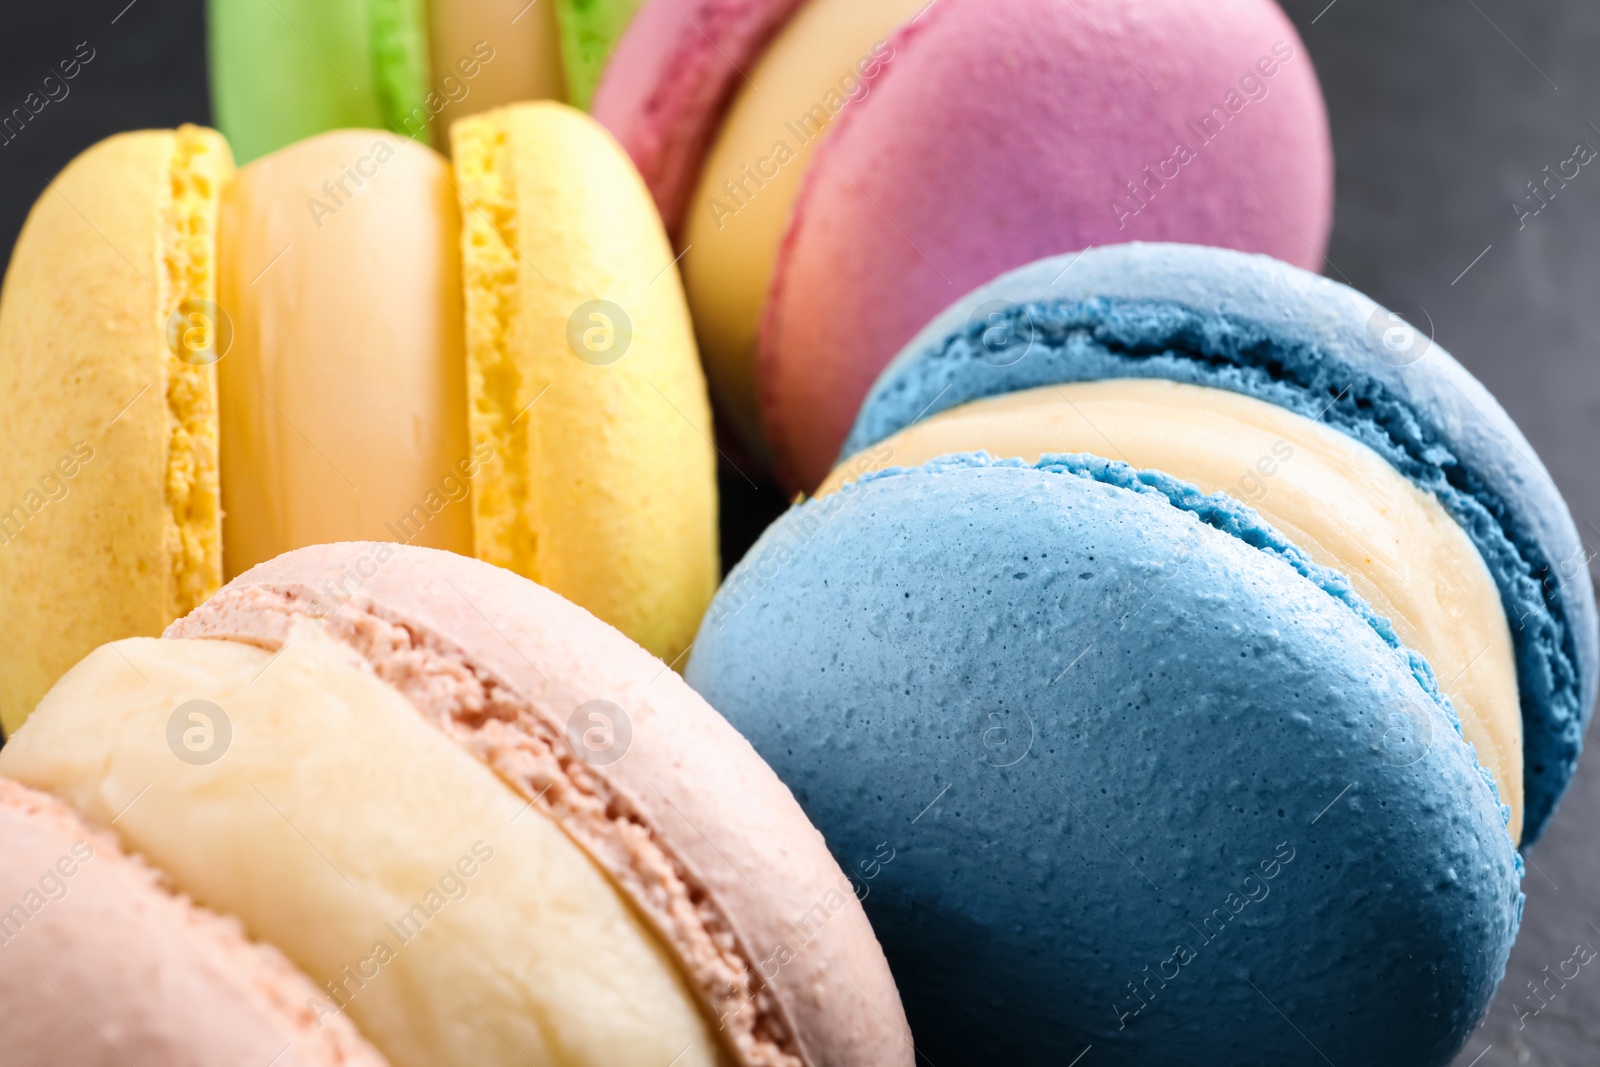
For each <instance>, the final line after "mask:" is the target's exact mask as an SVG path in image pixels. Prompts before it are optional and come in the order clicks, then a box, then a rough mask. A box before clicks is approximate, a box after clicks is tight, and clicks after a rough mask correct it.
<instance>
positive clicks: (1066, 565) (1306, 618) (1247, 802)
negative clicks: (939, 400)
mask: <svg viewBox="0 0 1600 1067" xmlns="http://www.w3.org/2000/svg"><path fill="white" fill-rule="evenodd" d="M1085 472H1089V473H1090V474H1092V477H1086V476H1085ZM1102 478H1104V479H1107V483H1103V482H1102V481H1100V480H1099V479H1102ZM1110 483H1114V484H1110ZM1175 503H1181V504H1182V505H1183V506H1182V507H1179V506H1174V504H1175ZM1197 516H1198V517H1197ZM1247 540H1248V541H1249V542H1250V543H1246V542H1247ZM1257 546H1260V547H1257ZM867 576H870V579H868V578H867ZM1319 586H1320V587H1319ZM1359 608H1360V605H1359V604H1358V603H1357V602H1356V601H1354V600H1353V598H1352V597H1351V596H1350V595H1349V594H1348V590H1347V588H1346V589H1344V590H1343V591H1341V589H1340V586H1339V583H1338V579H1337V576H1334V575H1332V574H1331V573H1329V572H1320V571H1318V570H1317V569H1314V568H1311V569H1308V568H1305V567H1304V566H1303V561H1302V563H1301V564H1295V563H1294V562H1293V551H1292V549H1287V548H1285V547H1284V543H1283V542H1282V541H1281V539H1279V538H1277V536H1276V535H1275V534H1274V533H1273V532H1272V531H1271V530H1270V529H1269V528H1265V527H1263V526H1261V525H1260V524H1259V522H1258V521H1257V520H1255V519H1254V518H1253V513H1250V512H1249V511H1248V509H1246V508H1243V507H1241V506H1239V505H1234V504H1229V503H1227V502H1225V501H1222V500H1220V499H1219V498H1207V499H1201V498H1198V495H1197V494H1194V495H1188V491H1187V490H1185V489H1184V487H1182V486H1181V485H1179V484H1176V483H1173V482H1172V481H1171V480H1170V479H1163V478H1162V477H1161V476H1159V475H1137V476H1136V475H1134V474H1133V472H1132V471H1131V469H1129V468H1126V467H1123V466H1122V465H1120V464H1105V463H1103V462H1100V463H1098V465H1096V462H1095V461H1093V460H1089V459H1087V458H1074V457H1057V462H1056V463H1055V464H1053V465H1052V464H1049V463H1047V464H1043V465H1041V466H1040V467H1034V466H1033V465H1025V464H1022V463H1021V462H1009V463H1008V462H992V461H988V460H987V459H985V458H981V457H978V458H975V457H952V458H950V459H948V460H946V461H944V462H943V463H935V464H930V465H928V466H924V467H921V468H914V469H910V470H901V471H897V472H893V473H890V472H885V473H883V474H879V475H869V476H867V477H866V478H865V479H863V480H862V481H861V482H858V483H856V487H855V489H854V491H850V490H848V489H847V490H846V491H844V492H841V493H840V494H835V496H833V497H829V498H827V499H826V500H819V501H816V502H812V503H809V504H806V505H803V506H800V507H797V508H795V509H793V510H791V511H790V513H789V514H788V515H787V516H786V517H785V518H784V519H782V520H780V521H779V522H778V523H777V524H775V525H774V526H773V528H772V529H771V530H770V531H769V532H768V534H767V535H766V536H765V537H764V538H763V540H762V541H761V542H760V543H758V545H757V546H756V547H755V548H754V549H752V552H751V554H750V555H749V556H748V557H747V558H746V560H745V561H744V563H742V564H741V565H740V566H739V567H738V568H736V570H735V571H734V573H733V574H732V575H731V576H730V578H729V581H728V583H727V585H726V586H725V587H724V591H723V592H722V594H721V595H720V596H719V599H718V601H717V603H716V604H715V605H713V608H712V611H711V613H710V614H709V615H708V616H707V619H706V623H705V625H704V626H703V627H702V629H701V632H700V635H699V638H698V640H697V643H696V646H695V651H694V655H693V658H692V659H691V662H690V666H689V671H688V678H689V680H690V682H691V684H693V685H694V686H695V687H696V688H697V689H699V691H700V692H701V693H702V694H703V695H705V696H706V698H707V699H708V700H710V701H712V702H714V703H715V705H716V706H717V707H718V708H719V709H721V710H722V711H723V713H724V714H726V715H727V716H729V719H730V721H732V722H733V723H734V725H735V726H736V727H738V728H739V729H740V730H741V731H742V732H744V733H745V735H746V736H747V737H749V738H750V739H751V741H752V743H753V744H754V745H755V746H756V749H757V751H758V752H760V753H761V754H762V755H763V756H764V757H765V758H766V759H768V760H769V761H770V762H771V763H772V765H773V767H774V768H775V769H776V770H777V771H778V773H779V775H780V776H781V777H783V778H784V780H785V781H787V782H788V783H789V784H790V786H791V787H792V788H793V789H794V790H795V792H796V795H797V797H798V798H799V800H800V803H801V805H802V806H803V807H804V808H805V809H806V811H807V813H808V814H809V815H810V816H811V817H812V819H813V820H814V821H815V822H816V824H817V825H818V826H819V828H821V829H822V831H823V833H824V835H825V836H826V837H827V838H828V841H829V845H830V847H831V848H832V849H833V851H834V854H835V856H836V857H838V858H839V859H840V860H841V862H846V863H849V864H851V865H852V866H853V868H854V865H855V864H856V863H857V861H867V862H868V866H866V867H864V868H854V869H857V870H861V871H863V872H864V874H865V873H871V874H874V875H875V877H873V879H872V880H871V881H870V882H869V883H868V884H869V885H870V886H871V892H870V894H869V895H868V896H867V898H866V900H865V901H864V904H865V907H866V909H867V912H868V914H869V916H870V917H871V918H872V920H873V924H874V927H875V928H876V929H877V931H878V933H879V936H880V937H881V938H882V939H883V942H884V948H885V951H886V952H887V953H888V955H889V958H890V961H891V964H892V966H893V967H894V968H895V974H896V977H897V979H898V981H899V983H900V988H901V991H902V994H903V996H904V997H905V1000H906V1007H907V1014H908V1016H909V1017H910V1019H911V1022H912V1026H913V1031H914V1032H915V1033H916V1034H917V1041H918V1047H919V1049H920V1050H922V1051H923V1052H924V1053H925V1054H926V1055H927V1057H928V1059H929V1061H931V1062H934V1063H944V1062H954V1063H972V1062H983V1060H984V1059H985V1058H988V1059H994V1058H996V1057H999V1058H1000V1059H1001V1060H1003V1061H1004V1062H1008V1063H1017V1064H1046V1063H1051V1064H1063V1063H1069V1062H1071V1060H1072V1059H1073V1057H1075V1056H1079V1055H1081V1054H1082V1053H1083V1052H1084V1050H1085V1047H1086V1046H1088V1045H1093V1046H1094V1051H1093V1052H1092V1053H1091V1055H1092V1056H1094V1057H1096V1058H1098V1059H1101V1060H1103V1061H1104V1062H1107V1063H1141V1064H1142V1063H1227V1064H1239V1065H1246V1064H1262V1065H1266V1064H1272V1065H1278V1064H1284V1063H1304V1062H1308V1061H1310V1060H1316V1059H1317V1058H1316V1056H1315V1054H1314V1053H1312V1052H1311V1050H1310V1049H1309V1048H1308V1047H1307V1041H1308V1040H1309V1042H1310V1043H1311V1044H1312V1045H1314V1046H1315V1047H1316V1048H1317V1049H1320V1050H1321V1052H1322V1053H1323V1054H1324V1055H1325V1056H1327V1057H1328V1059H1329V1060H1330V1061H1331V1062H1334V1063H1341V1064H1342V1063H1378V1064H1385V1065H1389V1064H1394V1065H1400V1064H1405V1065H1408V1067H1420V1065H1438V1064H1443V1063H1446V1062H1448V1060H1449V1058H1450V1055H1451V1054H1452V1053H1453V1052H1454V1051H1455V1049H1456V1048H1458V1047H1459V1045H1460V1044H1461V1042H1462V1041H1464V1040H1465V1038H1466V1036H1467V1035H1468V1034H1469V1033H1470V1032H1471V1029H1472V1027H1473V1025H1474V1024H1475V1023H1476V1021H1477V1019H1478V1017H1479V1013H1480V1012H1481V1011H1482V1010H1483V1009H1484V1007H1485V1006H1486V1005H1487V1004H1488V1002H1489V999H1490V997H1491V995H1492V993H1493V990H1494V987H1495V985H1496V984H1497V982H1498V980H1499V978H1500V975H1501V974H1502V973H1503V968H1504V964H1505V961H1506V958H1507V955H1508V953H1509V951H1510V946H1511V942H1512V938H1513V936H1514V933H1515V930H1516V926H1517V921H1518V917H1519V915H1520V910H1521V894H1520V893H1519V891H1518V882H1519V875H1520V870H1519V866H1520V864H1519V860H1518V857H1517V856H1516V854H1515V852H1514V851H1513V849H1512V846H1511V842H1510V839H1509V838H1508V836H1507V835H1506V833H1505V830H1504V826H1503V816H1502V811H1503V809H1502V808H1501V807H1500V805H1499V804H1498V802H1497V800H1496V797H1495V795H1494V792H1493V789H1492V786H1491V785H1490V784H1489V782H1488V781H1487V779H1486V778H1485V776H1484V775H1483V773H1482V771H1481V768H1479V767H1478V766H1477V764H1476V761H1475V760H1474V759H1473V755H1472V752H1471V750H1470V749H1469V748H1468V747H1467V746H1466V745H1465V744H1463V743H1462V742H1461V740H1460V737H1459V735H1458V734H1457V733H1456V732H1455V729H1454V727H1453V724H1452V723H1451V722H1450V719H1449V718H1448V711H1447V710H1446V708H1445V707H1444V706H1443V705H1441V704H1439V703H1437V700H1436V698H1435V697H1434V696H1433V695H1431V693H1430V692H1429V689H1430V688H1431V683H1429V682H1428V680H1427V678H1426V674H1425V672H1424V673H1422V674H1419V673H1417V671H1416V669H1415V668H1414V667H1413V664H1412V663H1411V661H1410V660H1409V659H1408V657H1407V656H1406V655H1405V654H1404V651H1403V650H1402V649H1398V648H1396V647H1394V645H1392V644H1391V643H1390V642H1389V641H1388V640H1386V639H1385V638H1384V637H1383V635H1382V634H1381V633H1380V631H1379V629H1378V627H1377V626H1376V625H1375V624H1374V621H1373V620H1372V619H1371V618H1370V617H1366V616H1364V615H1363V613H1362V612H1361V611H1360V610H1359ZM1395 710H1404V711H1405V712H1406V713H1407V714H1409V715H1410V716H1412V718H1411V720H1410V721H1411V722H1412V723H1413V724H1414V727H1415V728H1414V729H1413V730H1412V731H1411V732H1410V733H1408V734H1407V735H1406V738H1405V739H1402V740H1403V742H1404V743H1399V744H1396V743H1393V741H1394V735H1392V734H1389V733H1388V731H1389V730H1391V729H1392V723H1391V721H1390V720H1391V716H1390V714H1389V713H1390V712H1392V711H1395ZM1219 910H1220V915H1219V914H1218V912H1219ZM1191 923H1192V924H1193V925H1191ZM1178 945H1185V946H1187V949H1188V951H1187V952H1182V953H1175V946H1178ZM1175 956H1181V957H1182V959H1175ZM1280 1012H1281V1014H1280ZM1318 1062H1320V1060H1318Z"/></svg>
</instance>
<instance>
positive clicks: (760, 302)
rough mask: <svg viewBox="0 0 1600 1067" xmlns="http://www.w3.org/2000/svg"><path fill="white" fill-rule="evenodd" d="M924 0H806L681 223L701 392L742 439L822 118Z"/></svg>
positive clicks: (825, 120)
mask: <svg viewBox="0 0 1600 1067" xmlns="http://www.w3.org/2000/svg"><path fill="white" fill-rule="evenodd" d="M926 2H927V0H874V2H872V3H862V2H861V0H810V2H809V3H807V4H805V5H804V6H802V7H801V8H800V10H799V11H798V12H797V13H796V14H795V15H794V17H793V18H792V19H791V20H790V21H789V24H788V25H787V26H785V27H784V28H783V30H782V31H781V32H780V33H779V34H778V35H777V36H776V37H775V38H774V39H773V41H772V43H771V44H770V45H769V46H768V48H767V51H766V53H765V54H764V55H763V56H762V58H761V61H760V62H759V63H758V64H756V66H755V67H754V68H753V69H752V70H751V72H750V76H749V78H747V79H745V82H744V85H743V88H742V90H741V91H740V92H739V94H738V95H737V96H736V97H735V99H734V101H733V104H732V106H731V108H730V109H729V111H728V115H727V118H726V119H725V120H724V122H723V124H722V126H721V129H720V131H719V132H718V134H717V137H716V140H715V141H714V143H713V144H712V147H711V150H710V151H709V152H708V153H707V155H706V160H705V166H704V169H703V170H702V171H701V175H700V181H699V186H698V188H697V190H696V192H695V194H694V198H693V199H692V200H691V201H690V204H689V210H688V215H687V221H686V222H685V225H684V228H683V243H684V245H685V247H686V248H688V249H689V250H690V251H689V252H688V254H687V255H686V256H685V257H684V261H683V263H684V266H683V274H684V285H685V288H686V290H687V292H688V297H689V306H690V309H691V311H692V312H693V314H694V321H695V328H696V331H697V332H698V335H699V339H700V350H701V354H702V356H703V357H704V358H705V363H706V372H707V376H708V378H709V379H710V383H711V386H712V391H713V394H714V395H715V396H716V398H717V401H718V404H719V405H720V407H721V410H722V412H723V414H724V415H725V416H726V417H727V418H728V419H729V420H730V421H731V422H732V424H733V426H734V429H735V431H736V432H737V433H738V434H739V436H740V437H741V439H742V440H744V441H746V442H749V443H754V442H758V441H760V439H761V435H760V431H759V415H758V407H759V401H758V397H757V392H756V380H755V352H756V341H757V334H758V332H759V329H760V325H761V315H762V310H763V309H764V307H765V306H766V300H767V290H768V288H769V287H770V285H771V282H772V275H773V271H774V269H775V267H776V264H777V258H778V246H779V244H780V243H781V242H782V240H783V236H784V233H785V231H786V230H787V229H788V226H789V218H790V214H791V212H792V211H793V208H794V203H795V200H796V198H797V197H798V195H799V192H800V187H801V179H802V177H803V176H804V174H805V171H806V168H807V167H809V166H810V164H811V160H812V158H813V156H814V154H815V152H816V150H817V146H818V145H819V144H820V143H821V141H822V139H823V137H824V136H825V135H826V134H827V132H828V131H829V130H830V129H831V128H832V125H833V120H834V119H835V118H836V117H837V116H838V115H839V114H840V113H841V112H842V111H843V110H844V109H845V108H846V107H847V106H849V105H850V104H851V103H852V102H854V101H859V100H862V99H865V97H866V96H867V95H868V94H869V93H870V92H871V83H870V78H872V77H873V76H875V75H876V74H877V73H878V72H879V71H880V70H882V69H883V68H884V66H885V65H886V64H888V63H890V62H892V59H893V54H894V53H893V48H892V46H890V45H889V44H888V43H887V38H888V37H889V36H890V35H891V34H892V32H893V31H894V28H895V27H896V26H898V25H899V24H900V23H902V22H904V21H905V20H907V19H909V18H911V17H912V16H913V15H915V14H916V13H917V12H918V11H919V10H921V9H922V8H923V7H925V6H926Z"/></svg>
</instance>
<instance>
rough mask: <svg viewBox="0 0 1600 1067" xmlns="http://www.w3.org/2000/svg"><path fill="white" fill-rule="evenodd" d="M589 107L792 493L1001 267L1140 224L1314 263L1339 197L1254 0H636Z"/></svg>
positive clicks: (756, 445)
mask: <svg viewBox="0 0 1600 1067" xmlns="http://www.w3.org/2000/svg"><path fill="white" fill-rule="evenodd" d="M593 111H594V114H595V117H596V118H598V119H599V120H600V121H601V122H602V123H604V124H605V125H606V126H607V127H608V128H610V129H611V130H612V131H613V132H614V133H615V134H616V135H617V138H618V140H619V141H620V142H621V143H622V145H623V146H624V147H625V148H626V149H627V150H628V152H629V154H630V155H631V156H632V157H633V159H634V162H635V163H637V164H638V165H639V169H640V171H641V173H642V174H643V175H644V177H645V180H646V181H647V182H648V183H649V185H650V188H651V190H652V192H654V194H655V197H656V202H657V204H658V205H659V206H660V208H661V211H662V214H663V216H664V218H665V220H666V223H667V229H668V231H669V232H670V233H672V234H674V235H675V237H676V239H677V243H678V248H679V250H680V251H682V252H684V254H685V255H684V275H685V282H686V284H687V286H688V292H689V303H690V307H691V309H692V311H693V313H694V317H695V324H696V328H697V330H698V332H699V336H700V341H701V349H702V352H703V354H704V358H705V360H706V368H707V373H708V376H709V378H710V382H711V388H712V395H713V399H714V400H715V402H716V404H717V407H718V413H719V415H720V416H721V417H722V419H723V420H724V422H725V423H726V424H727V426H728V427H729V428H730V429H731V430H732V431H734V434H735V436H736V437H737V438H738V439H740V440H741V441H742V442H743V443H744V445H745V446H746V448H747V449H748V450H749V451H751V452H753V453H757V454H761V453H764V452H765V451H766V450H767V448H768V446H770V451H771V457H772V459H773V461H774V462H775V464H776V467H777V469H778V472H779V474H780V475H781V476H782V477H783V479H784V480H785V481H787V482H788V483H789V484H790V485H791V487H793V488H800V489H811V488H813V487H814V486H815V485H816V484H817V483H818V482H820V481H821V480H822V478H823V476H824V475H826V474H827V471H828V467H829V465H830V463H831V462H832V460H833V457H834V455H835V454H836V453H837V451H838V449H839V446H840V444H841V443H842V442H843V440H844V436H845V434H846V432H847V431H848V430H849V427H850V424H851V421H852V419H853V418H854V417H855V413H856V409H857V408H858V407H859V406H860V404H861V401H862V399H863V398H864V396H865V395H866V391H867V388H868V386H869V385H870V384H871V383H872V381H873V379H874V378H875V377H876V376H877V374H878V372H879V371H880V370H881V369H882V368H883V366H884V364H886V363H887V362H888V361H889V359H890V357H891V356H893V355H894V353H895V352H896V351H898V350H899V349H900V347H901V346H902V345H904V344H905V343H906V342H907V341H909V340H910V338H911V336H912V334H913V333H914V332H915V331H916V330H918V329H919V328H921V327H922V325H923V324H924V323H926V322H927V321H928V319H930V318H931V317H932V316H933V315H934V314H935V313H936V312H938V311H939V310H940V309H941V308H943V307H945V306H946V305H948V304H949V303H950V302H951V301H953V300H955V299H956V298H957V297H959V296H960V295H961V294H962V293H964V292H966V291H968V290H970V289H972V288H973V287H975V286H977V285H980V284H982V283H984V282H986V281H988V280H989V279H991V278H993V277H994V276H995V275H997V274H999V273H1001V272H1003V271H1006V270H1010V269H1013V268H1016V267H1020V266H1022V265H1023V264H1025V263H1028V262H1031V261H1033V260H1036V259H1038V258H1041V257H1043V256H1048V255H1055V254H1059V253H1062V252H1068V251H1074V250H1077V249H1081V248H1086V247H1090V246H1093V245H1101V244H1107V243H1113V242H1124V241H1133V240H1143V241H1183V242H1188V243H1194V244H1205V245H1216V246H1220V247H1226V248H1236V249H1240V250H1243V251H1249V252H1261V253H1266V254H1269V255H1272V256H1275V257H1277V258H1279V259H1282V260H1285V261H1287V262H1289V263H1293V264H1296V265H1298V266H1302V267H1307V268H1312V269H1317V268H1320V267H1321V264H1322V253H1323V248H1324V242H1325V241H1326V238H1327V234H1328V228H1329V224H1330V219H1331V213H1332V176H1333V166H1332V153H1331V149H1330V146H1329V140H1328V126H1327V117H1326V114H1325V111H1324V107H1323V102H1322V96H1321V92H1320V90H1319V88H1318V85H1317V78H1316V74H1315V72H1314V70H1313V69H1312V65H1311V60H1310V58H1309V57H1308V55H1307V54H1306V52H1305V49H1304V47H1303V46H1302V44H1301V42H1300V39H1299V37H1298V36H1297V34H1296V33H1295V30H1294V27H1293V26H1292V25H1291V24H1290V23H1289V20H1288V19H1287V18H1286V17H1285V16H1284V14H1283V12H1282V11H1281V10H1280V9H1279V8H1278V6H1277V4H1276V3H1274V2H1273V0H1230V2H1227V3H1221V4H1218V3H1205V2H1197V0H937V2H934V3H929V2H927V0H874V2H872V3H861V2H860V0H804V2H800V0H648V2H647V3H645V4H644V5H643V6H642V7H641V8H640V10H639V12H638V14H637V15H636V16H635V18H634V20H633V23H632V24H631V26H630V27H629V29H628V31H627V32H626V33H625V34H624V35H623V37H622V39H621V41H620V42H619V43H618V45H617V48H616V51H615V52H614V54H613V56H612V59H611V62H610V64H609V65H608V66H607V68H606V71H605V74H604V76H603V77H602V79H601V81H600V87H599V89H598V91H597V93H596V95H595V100H594V105H593Z"/></svg>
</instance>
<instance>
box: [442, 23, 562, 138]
mask: <svg viewBox="0 0 1600 1067" xmlns="http://www.w3.org/2000/svg"><path fill="white" fill-rule="evenodd" d="M428 29H429V37H428V50H429V53H430V57H431V59H432V63H433V82H432V84H430V85H429V86H428V89H429V91H431V92H432V93H434V94H435V96H436V98H437V99H438V100H440V101H443V102H444V106H443V108H442V109H441V110H440V111H439V113H438V115H436V116H435V117H434V120H433V123H434V132H433V143H434V144H435V145H436V146H438V147H439V149H440V150H441V151H446V152H448V151H449V147H448V146H449V144H450V137H449V132H450V124H451V123H452V122H454V121H455V120H456V119H459V118H462V117H463V116H466V115H476V114H477V113H478V112H480V111H488V110H489V109H490V108H496V107H501V106H503V105H505V104H515V103H520V102H522V101H524V100H562V99H565V97H566V81H565V77H564V75H563V73H562V64H561V36H560V32H559V30H558V28H557V24H556V0H538V2H537V3H534V4H532V5H530V4H529V3H528V0H433V2H432V3H430V4H429V5H428Z"/></svg>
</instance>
